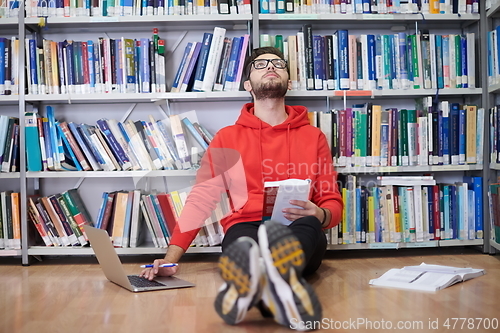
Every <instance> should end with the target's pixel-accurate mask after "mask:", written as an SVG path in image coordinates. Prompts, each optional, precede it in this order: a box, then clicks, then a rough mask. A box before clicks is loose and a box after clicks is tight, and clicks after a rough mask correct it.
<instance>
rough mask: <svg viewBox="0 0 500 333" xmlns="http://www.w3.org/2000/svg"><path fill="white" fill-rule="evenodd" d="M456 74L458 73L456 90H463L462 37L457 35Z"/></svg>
mask: <svg viewBox="0 0 500 333" xmlns="http://www.w3.org/2000/svg"><path fill="white" fill-rule="evenodd" d="M453 37H454V38H455V73H457V74H456V75H457V83H456V85H455V87H456V88H462V36H460V35H455V36H453Z"/></svg>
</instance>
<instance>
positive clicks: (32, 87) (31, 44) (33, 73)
mask: <svg viewBox="0 0 500 333" xmlns="http://www.w3.org/2000/svg"><path fill="white" fill-rule="evenodd" d="M36 53H37V49H36V40H34V39H30V40H29V41H28V55H29V56H28V57H29V59H27V60H26V61H29V62H30V71H29V73H27V74H28V87H29V94H37V93H38V75H37V70H36V68H37V62H36Z"/></svg>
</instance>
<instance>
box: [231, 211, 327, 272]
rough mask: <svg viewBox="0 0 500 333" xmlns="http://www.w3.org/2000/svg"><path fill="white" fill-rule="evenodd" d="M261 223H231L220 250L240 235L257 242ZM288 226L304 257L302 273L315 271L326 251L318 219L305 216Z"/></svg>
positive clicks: (323, 234) (324, 237)
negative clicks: (304, 264)
mask: <svg viewBox="0 0 500 333" xmlns="http://www.w3.org/2000/svg"><path fill="white" fill-rule="evenodd" d="M261 224H262V222H261V221H255V222H241V223H238V224H235V225H233V226H232V227H230V228H229V229H228V230H227V232H226V234H225V235H224V240H223V241H222V250H223V251H224V249H225V248H226V247H227V246H228V245H229V244H231V243H232V242H234V241H235V240H236V239H238V238H239V237H242V236H247V237H250V238H253V239H254V240H255V241H256V242H259V239H258V237H257V230H258V229H259V226H260V225H261ZM288 228H290V230H291V231H292V233H293V234H294V235H295V237H297V239H298V240H299V242H300V244H301V245H302V250H303V251H304V254H305V257H306V267H305V268H304V271H303V272H302V275H303V276H306V275H309V274H312V273H314V272H316V270H317V269H318V268H319V266H320V265H321V262H322V260H323V257H324V255H325V252H326V236H325V233H324V231H323V230H322V229H321V223H320V221H319V220H318V219H317V218H316V217H314V216H306V217H302V218H300V219H298V220H295V221H293V222H292V223H291V224H290V225H289V226H288Z"/></svg>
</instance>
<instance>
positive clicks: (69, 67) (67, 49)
mask: <svg viewBox="0 0 500 333" xmlns="http://www.w3.org/2000/svg"><path fill="white" fill-rule="evenodd" d="M63 43H64V44H63V54H65V55H66V56H65V58H66V74H67V77H68V80H67V81H68V82H67V84H68V89H69V92H70V93H74V92H75V82H76V81H75V68H74V63H73V58H74V57H73V42H68V41H67V40H65V41H64V42H63Z"/></svg>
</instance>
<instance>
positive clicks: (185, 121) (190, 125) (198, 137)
mask: <svg viewBox="0 0 500 333" xmlns="http://www.w3.org/2000/svg"><path fill="white" fill-rule="evenodd" d="M182 123H183V124H184V126H185V127H186V129H187V130H188V132H189V133H190V134H191V135H192V136H193V137H194V139H195V140H196V142H198V144H199V145H200V146H201V147H202V148H203V150H207V149H208V144H207V143H206V142H205V140H204V139H203V137H202V136H201V134H200V133H198V131H197V130H196V128H195V127H194V125H193V123H192V122H191V121H190V120H189V119H188V118H187V117H184V118H182Z"/></svg>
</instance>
